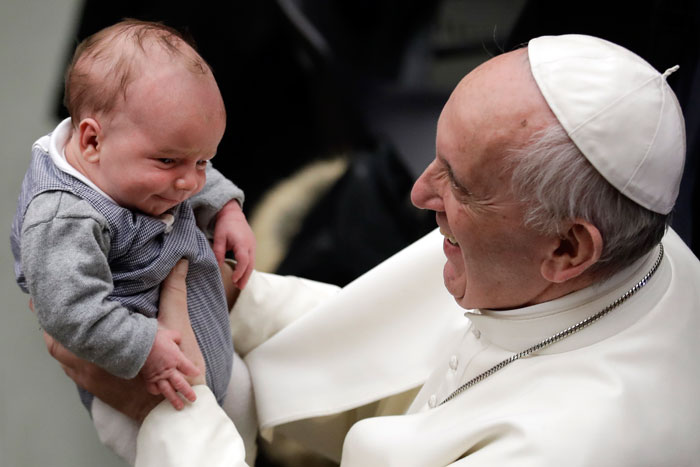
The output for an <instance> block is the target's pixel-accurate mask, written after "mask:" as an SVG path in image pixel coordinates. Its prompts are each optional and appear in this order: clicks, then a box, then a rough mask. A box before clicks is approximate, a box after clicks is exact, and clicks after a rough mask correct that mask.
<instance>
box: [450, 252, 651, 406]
mask: <svg viewBox="0 0 700 467" xmlns="http://www.w3.org/2000/svg"><path fill="white" fill-rule="evenodd" d="M659 248H660V249H659V256H658V257H657V258H656V262H655V263H654V265H653V266H652V267H651V269H650V270H649V272H647V273H646V275H645V276H644V277H642V279H641V280H640V281H639V282H637V283H636V284H635V285H634V287H632V288H631V289H629V290H628V291H627V292H625V293H624V294H623V295H622V296H620V297H619V298H618V299H617V300H615V301H614V302H612V303H611V304H610V305H608V306H606V307H605V308H603V309H602V310H600V311H599V312H598V313H596V314H594V315H593V316H589V317H588V318H586V319H584V320H583V321H579V322H578V323H576V324H574V325H573V326H569V327H568V328H566V329H564V330H563V331H560V332H558V333H556V334H554V335H553V336H551V337H548V338H547V339H545V340H543V341H541V342H539V343H538V344H535V345H533V346H532V347H530V348H528V349H525V350H523V351H522V352H520V353H517V354H514V355H511V356H510V357H508V358H506V359H505V360H503V361H502V362H500V363H498V364H497V365H494V366H492V367H491V368H489V369H488V370H486V371H484V372H483V373H481V374H480V375H478V376H476V377H474V378H472V379H470V380H469V381H467V382H466V383H464V384H463V385H461V386H460V387H458V388H457V389H455V390H454V391H453V392H452V394H450V395H449V396H447V397H446V398H445V400H443V401H442V402H440V403H439V404H438V407H439V406H441V405H442V404H444V403H445V402H448V401H451V400H452V399H454V398H455V397H457V396H458V395H459V394H461V393H463V392H464V391H466V390H467V389H469V388H470V387H472V386H474V385H475V384H476V383H478V382H480V381H483V380H485V379H486V378H488V377H489V376H491V375H492V374H494V373H496V372H497V371H500V370H502V369H503V368H505V367H506V366H508V365H510V364H511V363H513V362H514V361H516V360H520V359H521V358H525V357H529V356H530V355H532V354H534V353H535V352H537V351H539V350H542V349H544V348H545V347H549V346H550V345H552V344H554V343H555V342H559V341H560V340H562V339H564V338H566V337H569V336H570V335H572V334H575V333H577V332H579V331H580V330H581V329H583V328H585V327H587V326H589V325H590V324H592V323H594V322H596V321H598V320H599V319H600V318H602V317H603V316H605V315H607V314H608V313H610V312H611V311H612V310H614V309H615V308H617V307H618V306H620V305H621V304H622V303H624V302H625V301H627V299H629V298H630V297H631V296H632V295H634V294H635V293H637V292H638V291H639V289H641V288H642V287H644V286H645V285H646V284H647V281H649V279H651V276H653V275H654V273H655V272H656V270H657V269H658V268H659V265H660V264H661V260H662V258H663V257H664V246H663V245H661V244H659Z"/></svg>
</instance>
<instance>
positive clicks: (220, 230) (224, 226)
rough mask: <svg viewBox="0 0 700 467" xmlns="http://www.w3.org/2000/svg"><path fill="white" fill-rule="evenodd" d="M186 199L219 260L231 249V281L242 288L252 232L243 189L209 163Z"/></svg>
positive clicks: (250, 264) (252, 257) (251, 250)
mask: <svg viewBox="0 0 700 467" xmlns="http://www.w3.org/2000/svg"><path fill="white" fill-rule="evenodd" d="M190 202H191V203H192V208H193V209H194V212H195V216H196V217H197V225H198V226H199V227H200V229H202V231H203V232H204V233H205V234H206V235H207V237H208V238H209V239H210V240H213V242H214V254H215V255H216V259H217V260H218V261H219V263H220V264H221V263H223V261H224V255H225V254H226V251H229V250H231V251H233V254H234V257H235V258H236V263H237V264H236V268H235V270H234V273H233V282H234V283H235V284H236V286H237V287H238V288H239V289H242V288H243V287H245V285H246V283H247V282H248V278H249V277H250V274H251V272H252V271H253V267H254V266H255V236H254V235H253V231H252V229H251V228H250V226H249V225H248V221H247V220H246V218H245V215H244V214H243V210H242V206H243V191H241V189H240V188H238V187H237V186H236V185H234V184H233V183H232V182H231V181H230V180H228V179H226V177H224V176H223V175H221V173H219V172H218V171H217V170H216V169H214V168H213V167H212V166H211V164H209V165H208V166H207V182H206V184H205V186H204V189H202V191H201V192H200V193H198V194H197V195H195V196H193V197H192V198H191V200H190Z"/></svg>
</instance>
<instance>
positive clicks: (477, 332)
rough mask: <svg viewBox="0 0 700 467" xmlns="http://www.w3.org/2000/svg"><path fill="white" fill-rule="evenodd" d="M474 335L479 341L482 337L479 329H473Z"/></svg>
mask: <svg viewBox="0 0 700 467" xmlns="http://www.w3.org/2000/svg"><path fill="white" fill-rule="evenodd" d="M472 334H474V337H476V338H477V339H478V338H480V337H481V331H479V330H478V329H477V328H472Z"/></svg>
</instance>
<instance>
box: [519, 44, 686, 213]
mask: <svg viewBox="0 0 700 467" xmlns="http://www.w3.org/2000/svg"><path fill="white" fill-rule="evenodd" d="M528 55H529V58H530V67H531V69H532V74H533V75H534V77H535V81H536V82H537V85H538V86H539V88H540V91H541V92H542V94H543V95H544V98H545V100H546V101H547V104H549V107H550V108H551V109H552V112H554V115H555V116H556V117H557V119H558V120H559V123H561V125H562V126H563V127H564V129H565V130H566V132H567V133H568V135H569V137H570V138H571V140H572V141H573V142H574V143H575V144H576V146H577V147H578V148H579V149H580V150H581V152H582V153H583V154H584V155H585V156H586V158H587V159H588V160H589V161H590V163H591V164H593V166H594V167H595V168H596V170H598V172H599V173H600V174H601V175H602V176H603V177H605V179H606V180H607V181H608V182H610V183H611V184H612V185H613V186H614V187H615V188H617V189H618V190H619V191H620V192H621V193H622V194H624V195H625V196H627V197H628V198H630V199H631V200H633V201H635V202H636V203H637V204H639V205H641V206H644V207H645V208H647V209H649V210H651V211H655V212H658V213H661V214H667V213H669V212H670V211H671V209H673V204H674V203H675V201H676V197H677V196H678V189H679V186H680V181H681V175H682V174H683V162H684V160H685V123H684V120H683V114H682V113H681V108H680V105H679V104H678V100H677V99H676V96H675V95H674V93H673V91H672V90H671V88H670V87H669V85H668V83H666V77H667V76H668V75H669V74H670V73H672V72H674V71H676V69H678V67H677V66H676V67H674V68H671V69H669V70H667V71H666V73H664V74H663V75H662V74H660V73H659V72H658V71H656V70H655V69H654V68H653V67H652V66H651V65H649V64H648V63H647V62H646V61H644V60H643V59H642V58H641V57H639V56H637V55H635V54H634V53H632V52H630V51H629V50H627V49H625V48H623V47H620V46H619V45H615V44H613V43H611V42H608V41H605V40H603V39H598V38H596V37H591V36H583V35H574V34H572V35H565V36H544V37H539V38H537V39H532V40H531V41H530V43H529V44H528Z"/></svg>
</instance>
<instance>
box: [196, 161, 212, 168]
mask: <svg viewBox="0 0 700 467" xmlns="http://www.w3.org/2000/svg"><path fill="white" fill-rule="evenodd" d="M207 163H209V161H205V160H201V161H197V166H198V167H206V166H207Z"/></svg>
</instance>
